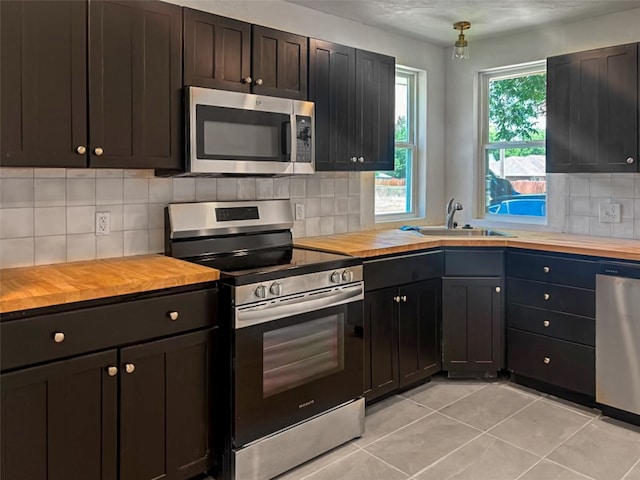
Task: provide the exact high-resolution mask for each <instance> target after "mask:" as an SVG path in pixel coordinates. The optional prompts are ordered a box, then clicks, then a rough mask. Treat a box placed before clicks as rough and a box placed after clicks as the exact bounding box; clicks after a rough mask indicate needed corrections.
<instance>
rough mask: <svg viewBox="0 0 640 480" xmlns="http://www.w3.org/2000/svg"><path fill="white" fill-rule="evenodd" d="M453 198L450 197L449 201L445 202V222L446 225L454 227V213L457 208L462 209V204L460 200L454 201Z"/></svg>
mask: <svg viewBox="0 0 640 480" xmlns="http://www.w3.org/2000/svg"><path fill="white" fill-rule="evenodd" d="M454 201H455V199H454V198H452V199H451V200H449V202H448V203H447V223H446V227H447V228H448V229H449V228H455V226H454V224H453V216H454V215H455V213H456V211H457V210H462V204H461V203H460V202H455V203H454Z"/></svg>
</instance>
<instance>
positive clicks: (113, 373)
mask: <svg viewBox="0 0 640 480" xmlns="http://www.w3.org/2000/svg"><path fill="white" fill-rule="evenodd" d="M106 370H107V375H109V376H110V377H115V376H116V375H117V374H118V367H114V366H113V365H110V366H108V367H107V368H106Z"/></svg>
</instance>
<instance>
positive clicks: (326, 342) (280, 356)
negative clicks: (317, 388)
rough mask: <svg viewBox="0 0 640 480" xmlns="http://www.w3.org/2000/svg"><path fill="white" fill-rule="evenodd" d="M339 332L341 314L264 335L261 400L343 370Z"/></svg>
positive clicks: (341, 342)
mask: <svg viewBox="0 0 640 480" xmlns="http://www.w3.org/2000/svg"><path fill="white" fill-rule="evenodd" d="M343 332H344V314H343V313H340V314H335V315H330V316H327V317H323V318H320V319H317V320H312V321H309V322H304V323H301V324H296V325H291V326H289V327H284V328H279V329H277V330H271V331H269V332H266V333H265V334H264V338H263V362H262V365H263V372H262V379H263V382H262V383H263V392H262V393H263V397H264V398H267V397H270V396H272V395H275V394H277V393H280V392H284V391H286V390H289V389H291V388H295V387H298V386H300V385H303V384H305V383H309V382H312V381H314V380H317V379H318V378H322V377H325V376H327V375H331V374H333V373H336V372H338V371H341V370H343V369H344V333H343Z"/></svg>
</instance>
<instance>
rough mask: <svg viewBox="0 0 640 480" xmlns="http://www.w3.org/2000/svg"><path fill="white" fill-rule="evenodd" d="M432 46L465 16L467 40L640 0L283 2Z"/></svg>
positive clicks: (448, 38) (446, 39)
mask: <svg viewBox="0 0 640 480" xmlns="http://www.w3.org/2000/svg"><path fill="white" fill-rule="evenodd" d="M286 1H288V2H290V3H296V4H298V5H302V6H304V7H307V8H311V9H313V10H319V11H321V12H324V13H329V14H331V15H336V16H338V17H342V18H347V19H349V20H354V21H356V22H360V23H364V24H366V25H370V26H372V27H377V28H380V29H383V30H388V31H392V32H396V33H400V34H403V35H407V36H410V37H414V38H418V39H420V40H425V41H428V42H431V43H435V44H438V45H444V46H446V45H450V44H451V43H452V42H453V41H455V38H456V32H454V31H453V24H454V23H455V22H457V21H461V20H466V21H469V22H471V29H470V30H468V31H467V32H465V34H466V36H467V38H468V39H469V40H473V39H480V38H487V37H495V36H500V35H504V34H507V33H512V32H515V31H517V30H520V29H523V28H531V27H535V26H536V25H541V24H545V23H549V22H558V21H566V20H575V19H579V18H587V17H595V16H599V15H604V14H607V13H613V12H619V11H622V10H628V9H631V8H640V0H286Z"/></svg>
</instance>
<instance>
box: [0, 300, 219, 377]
mask: <svg viewBox="0 0 640 480" xmlns="http://www.w3.org/2000/svg"><path fill="white" fill-rule="evenodd" d="M216 293H217V291H216V290H215V289H210V290H201V291H197V292H188V293H180V294H173V295H164V296H159V297H154V298H147V299H143V300H133V301H128V302H122V303H117V304H113V305H102V306H99V307H91V308H83V309H80V310H72V311H68V312H63V313H55V314H50V315H42V316H39V317H32V318H27V319H25V320H14V321H8V322H4V323H1V324H0V345H1V352H0V361H1V365H2V369H3V370H6V369H12V368H17V367H20V366H24V365H29V364H34V363H39V362H44V361H48V360H53V359H56V358H62V357H68V356H72V355H77V354H80V353H85V352H91V351H96V350H100V349H103V348H108V347H114V346H118V345H123V344H127V343H133V342H138V341H141V340H147V339H152V338H158V337H162V336H166V335H173V334H175V333H179V332H183V331H188V330H193V329H196V328H200V327H206V326H210V325H214V324H215V321H216V306H217V295H216ZM172 312H175V313H177V315H178V316H177V318H176V319H175V320H173V319H172V318H171V317H170V313H172ZM56 334H58V335H57V340H58V341H56V338H55V337H56ZM61 334H62V335H61Z"/></svg>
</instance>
